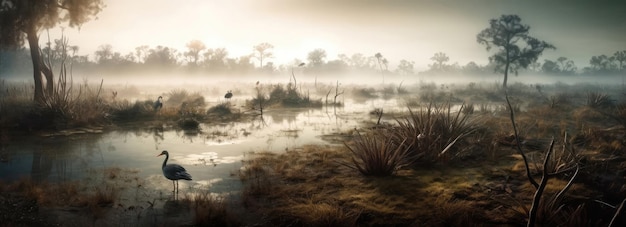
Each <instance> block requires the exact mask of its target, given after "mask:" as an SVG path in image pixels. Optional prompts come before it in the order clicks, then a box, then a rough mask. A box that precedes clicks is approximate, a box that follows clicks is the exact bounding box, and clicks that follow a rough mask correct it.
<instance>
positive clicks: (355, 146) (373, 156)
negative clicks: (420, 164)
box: [346, 133, 418, 176]
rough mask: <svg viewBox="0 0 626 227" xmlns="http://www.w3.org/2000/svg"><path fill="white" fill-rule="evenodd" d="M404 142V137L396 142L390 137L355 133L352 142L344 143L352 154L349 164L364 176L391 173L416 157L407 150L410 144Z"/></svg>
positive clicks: (410, 162)
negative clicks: (349, 143)
mask: <svg viewBox="0 0 626 227" xmlns="http://www.w3.org/2000/svg"><path fill="white" fill-rule="evenodd" d="M405 142H406V139H405V140H402V141H401V142H399V143H396V141H395V140H394V139H393V138H392V137H384V136H381V135H369V134H368V135H361V133H357V137H355V138H354V140H353V143H352V144H351V145H348V144H346V147H347V148H348V149H349V150H350V151H351V152H352V154H353V155H354V157H353V158H352V164H353V165H350V166H351V167H354V168H355V169H357V170H358V171H359V172H360V173H361V174H363V175H366V176H390V175H393V174H395V173H396V171H398V170H399V169H401V168H403V167H405V166H408V165H411V164H412V163H413V161H414V160H415V159H416V158H418V156H414V155H415V154H412V153H411V152H410V151H409V149H410V148H411V147H412V144H407V145H405ZM412 142H415V141H412Z"/></svg>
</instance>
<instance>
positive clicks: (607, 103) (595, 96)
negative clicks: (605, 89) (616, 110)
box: [587, 92, 615, 108]
mask: <svg viewBox="0 0 626 227" xmlns="http://www.w3.org/2000/svg"><path fill="white" fill-rule="evenodd" d="M614 102H615V101H614V100H613V99H612V98H611V96H610V95H608V94H604V93H600V92H587V106H589V107H591V108H608V107H612V106H613V105H614Z"/></svg>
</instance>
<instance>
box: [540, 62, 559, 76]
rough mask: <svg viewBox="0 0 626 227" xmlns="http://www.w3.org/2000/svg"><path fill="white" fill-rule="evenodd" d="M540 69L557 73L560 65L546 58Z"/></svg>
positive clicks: (549, 72) (548, 72)
mask: <svg viewBox="0 0 626 227" xmlns="http://www.w3.org/2000/svg"><path fill="white" fill-rule="evenodd" d="M541 71H543V72H544V73H547V74H558V73H561V67H560V66H559V64H558V63H556V62H555V61H552V60H548V59H546V60H545V61H544V62H543V65H542V66H541Z"/></svg>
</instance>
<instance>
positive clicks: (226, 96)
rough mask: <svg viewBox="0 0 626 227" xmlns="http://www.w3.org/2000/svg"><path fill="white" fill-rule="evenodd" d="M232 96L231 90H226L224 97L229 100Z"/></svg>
mask: <svg viewBox="0 0 626 227" xmlns="http://www.w3.org/2000/svg"><path fill="white" fill-rule="evenodd" d="M232 97H233V91H232V90H228V92H226V95H224V98H226V99H228V100H230V98H232Z"/></svg>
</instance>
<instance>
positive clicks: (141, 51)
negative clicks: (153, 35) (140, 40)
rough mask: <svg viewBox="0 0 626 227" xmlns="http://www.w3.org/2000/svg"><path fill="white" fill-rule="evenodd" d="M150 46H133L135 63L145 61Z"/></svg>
mask: <svg viewBox="0 0 626 227" xmlns="http://www.w3.org/2000/svg"><path fill="white" fill-rule="evenodd" d="M149 49H150V47H149V46H148V45H141V46H138V47H135V55H137V63H142V62H145V61H146V57H147V56H148V50H149Z"/></svg>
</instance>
